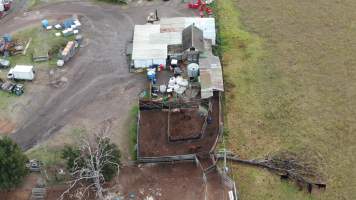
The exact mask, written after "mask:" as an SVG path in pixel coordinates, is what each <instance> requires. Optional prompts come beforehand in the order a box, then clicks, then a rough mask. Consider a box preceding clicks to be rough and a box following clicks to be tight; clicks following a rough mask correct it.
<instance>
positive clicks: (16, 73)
mask: <svg viewBox="0 0 356 200" xmlns="http://www.w3.org/2000/svg"><path fill="white" fill-rule="evenodd" d="M7 78H8V79H16V80H28V81H32V80H33V79H34V78H35V71H34V69H33V66H32V65H16V66H15V67H14V68H11V69H10V71H9V73H7Z"/></svg>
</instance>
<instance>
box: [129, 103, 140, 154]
mask: <svg viewBox="0 0 356 200" xmlns="http://www.w3.org/2000/svg"><path fill="white" fill-rule="evenodd" d="M138 111H139V108H138V106H134V107H133V108H132V109H131V111H130V127H129V135H130V153H131V158H133V160H136V159H137V149H136V145H137V117H138Z"/></svg>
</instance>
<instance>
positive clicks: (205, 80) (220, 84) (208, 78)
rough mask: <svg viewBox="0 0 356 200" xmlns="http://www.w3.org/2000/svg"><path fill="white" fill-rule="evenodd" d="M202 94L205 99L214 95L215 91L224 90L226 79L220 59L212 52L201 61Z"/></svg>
mask: <svg viewBox="0 0 356 200" xmlns="http://www.w3.org/2000/svg"><path fill="white" fill-rule="evenodd" d="M199 67H200V85H201V96H202V98H203V99H205V98H209V97H211V96H212V95H213V91H214V90H215V91H224V80H223V73H222V68H221V63H220V59H219V57H217V56H214V55H212V54H211V53H210V54H208V55H207V57H206V58H201V59H200V61H199Z"/></svg>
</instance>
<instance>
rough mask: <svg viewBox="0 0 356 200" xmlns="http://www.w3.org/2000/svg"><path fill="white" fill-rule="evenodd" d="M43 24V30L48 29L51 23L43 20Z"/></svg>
mask: <svg viewBox="0 0 356 200" xmlns="http://www.w3.org/2000/svg"><path fill="white" fill-rule="evenodd" d="M41 23H42V26H43V28H47V26H49V21H48V20H47V19H44V20H42V22H41Z"/></svg>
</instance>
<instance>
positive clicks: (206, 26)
mask: <svg viewBox="0 0 356 200" xmlns="http://www.w3.org/2000/svg"><path fill="white" fill-rule="evenodd" d="M160 24H161V32H182V31H183V29H184V28H186V27H188V26H190V25H192V24H195V26H196V27H198V28H199V29H200V30H202V31H203V34H204V39H211V40H212V44H213V45H215V43H216V29H215V18H201V17H174V18H162V19H161V21H160Z"/></svg>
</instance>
